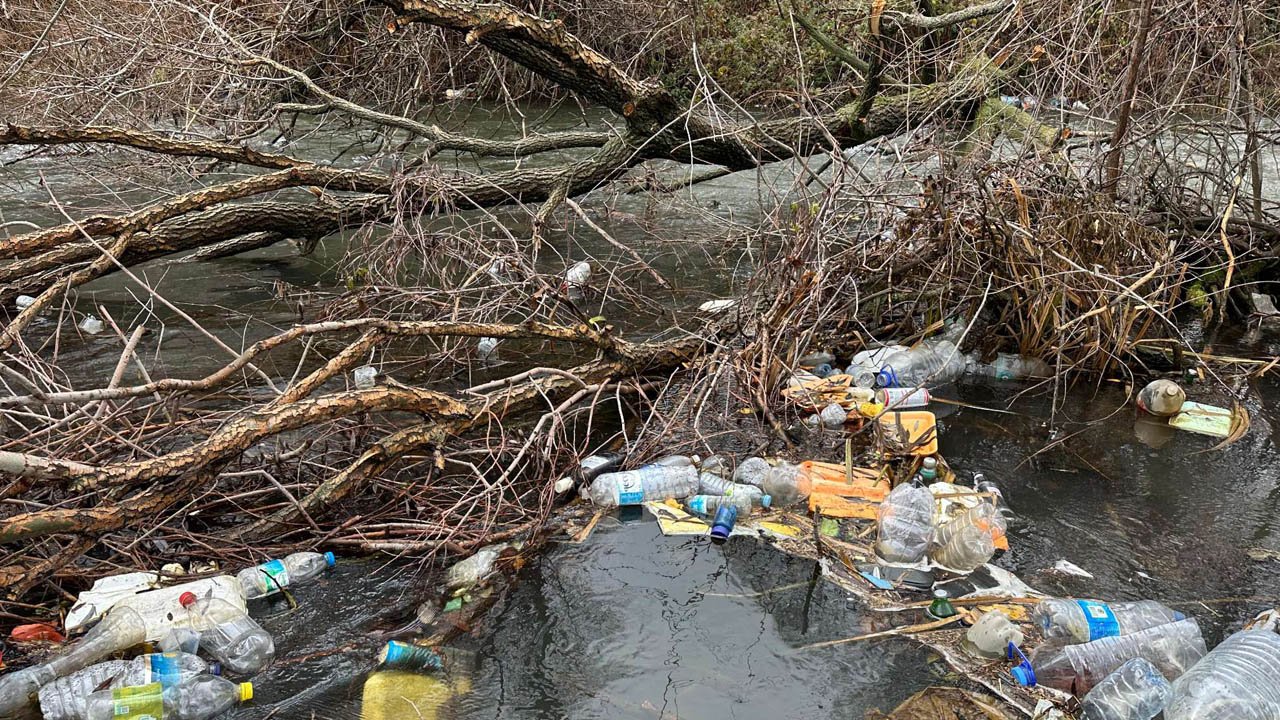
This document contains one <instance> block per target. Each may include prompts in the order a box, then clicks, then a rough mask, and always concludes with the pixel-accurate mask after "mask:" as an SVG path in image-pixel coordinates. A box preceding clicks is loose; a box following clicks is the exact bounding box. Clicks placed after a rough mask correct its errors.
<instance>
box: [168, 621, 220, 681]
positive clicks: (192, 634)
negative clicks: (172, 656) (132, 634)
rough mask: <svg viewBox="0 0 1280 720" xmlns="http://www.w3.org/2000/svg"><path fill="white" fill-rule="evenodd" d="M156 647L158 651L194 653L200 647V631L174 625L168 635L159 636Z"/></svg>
mask: <svg viewBox="0 0 1280 720" xmlns="http://www.w3.org/2000/svg"><path fill="white" fill-rule="evenodd" d="M156 647H158V648H160V652H166V653H174V652H184V653H189V654H191V655H195V654H196V651H197V650H199V649H200V633H198V632H196V631H195V630H192V629H191V628H178V627H176V628H173V629H172V630H170V631H169V634H168V635H165V636H164V637H162V638H160V642H158V643H156ZM214 674H215V675H216V674H217V673H214Z"/></svg>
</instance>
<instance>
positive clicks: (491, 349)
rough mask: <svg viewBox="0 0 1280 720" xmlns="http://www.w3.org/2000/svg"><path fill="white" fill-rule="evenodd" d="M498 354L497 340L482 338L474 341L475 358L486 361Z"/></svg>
mask: <svg viewBox="0 0 1280 720" xmlns="http://www.w3.org/2000/svg"><path fill="white" fill-rule="evenodd" d="M497 352H498V338H495V337H482V338H480V339H479V340H477V341H476V357H478V358H480V359H481V360H488V359H489V358H492V357H493V356H494V355H496V354H497Z"/></svg>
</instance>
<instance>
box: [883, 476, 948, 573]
mask: <svg viewBox="0 0 1280 720" xmlns="http://www.w3.org/2000/svg"><path fill="white" fill-rule="evenodd" d="M933 505H934V502H933V493H931V492H929V488H926V487H924V486H923V485H921V484H919V483H917V482H915V481H913V482H911V483H903V484H901V485H899V486H898V487H896V488H894V489H893V490H892V491H890V492H889V494H888V495H887V496H885V499H884V501H883V502H881V503H880V509H879V511H878V512H877V514H876V552H877V554H879V555H880V557H881V558H883V559H885V560H887V561H889V562H901V563H915V562H919V561H920V559H921V558H923V557H924V554H925V552H926V551H927V550H928V549H929V543H930V542H931V541H932V540H933V509H934V508H933Z"/></svg>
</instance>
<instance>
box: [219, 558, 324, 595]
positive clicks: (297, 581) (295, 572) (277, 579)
mask: <svg viewBox="0 0 1280 720" xmlns="http://www.w3.org/2000/svg"><path fill="white" fill-rule="evenodd" d="M335 562H336V560H335V559H334V557H333V553H331V552H327V553H324V554H323V555H321V554H320V553H315V552H296V553H293V554H291V555H286V556H285V557H284V559H283V560H271V561H268V562H265V563H262V564H261V565H255V566H254V567H251V568H245V569H244V570H241V571H240V572H238V573H236V579H237V580H239V581H240V588H241V589H242V590H243V591H244V597H245V599H246V600H253V599H254V598H260V597H267V596H268V595H274V594H276V593H278V592H280V591H281V590H283V589H284V588H287V587H295V586H298V585H301V584H303V583H305V582H307V581H309V580H311V579H313V578H317V577H319V576H320V575H321V573H323V572H324V571H325V570H328V569H329V568H331V567H333V566H334V563H335Z"/></svg>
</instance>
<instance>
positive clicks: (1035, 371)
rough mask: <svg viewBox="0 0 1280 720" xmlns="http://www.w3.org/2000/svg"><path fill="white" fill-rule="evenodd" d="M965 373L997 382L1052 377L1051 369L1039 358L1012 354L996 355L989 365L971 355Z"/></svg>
mask: <svg viewBox="0 0 1280 720" xmlns="http://www.w3.org/2000/svg"><path fill="white" fill-rule="evenodd" d="M967 371H968V372H970V373H973V374H975V375H986V376H987V377H993V378H995V379H997V380H1021V379H1023V378H1048V377H1053V369H1052V368H1051V367H1049V364H1048V363H1046V362H1045V361H1043V360H1041V359H1040V358H1037V357H1031V356H1029V355H1014V354H1012V353H998V354H997V355H996V359H995V361H994V362H991V363H989V364H988V363H983V362H980V361H978V359H977V357H976V356H972V355H971V356H970V357H969V358H968V368H967Z"/></svg>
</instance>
